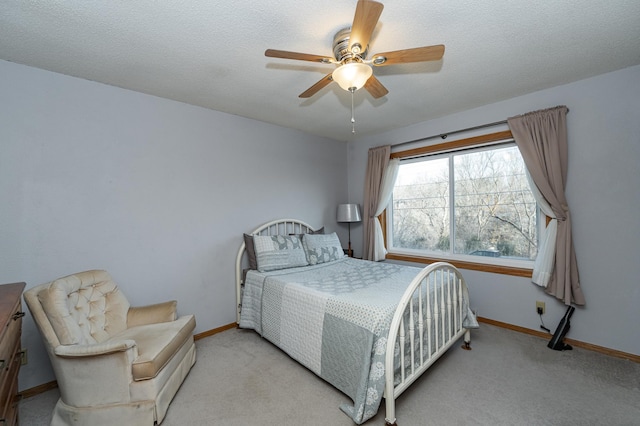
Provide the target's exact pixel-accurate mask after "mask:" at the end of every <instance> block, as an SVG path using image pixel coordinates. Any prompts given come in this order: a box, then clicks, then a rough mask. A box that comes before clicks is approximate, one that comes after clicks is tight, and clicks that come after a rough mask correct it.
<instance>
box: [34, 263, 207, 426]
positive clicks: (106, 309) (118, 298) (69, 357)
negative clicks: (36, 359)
mask: <svg viewBox="0 0 640 426" xmlns="http://www.w3.org/2000/svg"><path fill="white" fill-rule="evenodd" d="M24 299H25V301H26V303H27V306H28V308H29V311H30V312H31V314H32V315H33V318H34V320H35V322H36V325H37V326H38V329H39V330H40V333H41V334H42V337H43V339H44V343H45V346H46V348H47V352H48V353H49V358H50V359H51V364H52V365H53V370H54V373H55V376H56V379H57V381H58V388H59V389H60V399H59V400H58V402H57V404H56V406H55V409H54V412H53V419H52V421H51V424H52V425H71V424H73V425H92V426H97V425H149V426H152V425H153V424H154V423H157V424H159V423H160V422H162V420H163V419H164V416H165V413H166V411H167V409H168V407H169V403H170V402H171V400H172V399H173V397H174V395H175V394H176V392H177V391H178V388H179V387H180V385H181V384H182V382H183V380H184V379H185V377H186V376H187V374H188V373H189V370H190V369H191V366H192V365H193V364H194V363H195V360H196V350H195V345H194V342H193V330H194V328H195V325H196V323H195V318H194V316H193V315H186V316H182V317H180V318H177V313H176V307H177V304H176V302H175V301H172V302H166V303H160V304H156V305H150V306H145V307H131V306H130V305H129V302H128V301H127V299H126V298H125V296H124V295H123V294H122V292H120V290H119V289H118V287H117V286H116V284H115V283H114V282H113V280H112V279H111V277H110V276H109V274H108V273H107V272H106V271H99V270H94V271H86V272H81V273H78V274H74V275H69V276H67V277H64V278H60V279H57V280H55V281H53V282H50V283H47V284H42V285H40V286H37V287H34V288H32V289H29V290H28V291H26V292H25V293H24Z"/></svg>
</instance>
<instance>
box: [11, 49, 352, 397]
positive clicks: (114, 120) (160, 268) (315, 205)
mask: <svg viewBox="0 0 640 426" xmlns="http://www.w3.org/2000/svg"><path fill="white" fill-rule="evenodd" d="M221 84H224V83H223V82H222V83H221ZM0 93H1V94H2V95H1V98H0V149H1V151H0V200H1V203H2V205H1V207H0V283H9V282H17V281H25V282H26V283H27V288H30V287H33V286H35V285H38V284H41V283H43V282H47V281H50V280H52V279H55V278H58V277H61V276H64V275H67V274H71V273H74V272H78V271H83V270H87V269H93V268H99V269H106V270H107V271H109V272H110V273H111V274H112V275H113V277H114V279H115V280H116V282H118V283H119V284H120V286H121V288H122V289H123V291H124V292H125V294H126V295H127V296H128V298H129V299H130V301H131V302H132V304H134V305H142V304H148V303H155V302H160V301H164V300H169V299H177V300H178V309H179V313H181V314H185V313H194V314H195V315H196V320H197V328H196V332H202V331H206V330H210V329H213V328H216V327H219V326H222V325H225V324H229V323H232V322H234V321H235V288H234V265H235V255H236V252H237V249H238V247H239V246H240V244H241V242H242V238H241V236H242V233H243V232H248V231H251V230H252V229H253V228H254V227H256V226H258V225H259V224H261V223H263V222H266V221H269V220H272V219H276V218H279V217H295V218H300V219H303V220H305V221H307V222H309V223H310V224H311V225H313V226H317V227H320V226H323V225H325V226H326V227H327V230H328V231H332V230H337V231H338V232H339V233H340V236H341V238H342V239H343V240H344V241H345V244H346V228H344V229H343V227H342V226H340V225H337V224H336V223H335V208H336V205H337V204H338V203H343V202H346V201H347V187H346V185H345V182H346V180H347V174H346V170H347V167H346V161H347V159H346V144H345V143H344V142H336V141H333V140H328V139H323V138H318V137H314V136H309V135H305V134H303V133H300V132H297V131H294V130H290V129H286V128H282V127H277V126H273V125H269V124H265V123H262V122H258V121H254V120H249V119H245V118H241V117H238V116H233V115H229V114H224V113H219V112H215V111H210V110H206V109H203V108H198V107H193V106H189V105H186V104H182V103H179V102H174V101H169V100H166V99H160V98H156V97H153V96H148V95H144V94H140V93H136V92H132V91H127V90H123V89H119V88H115V87H111V86H107V85H103V84H98V83H94V82H90V81H86V80H81V79H77V78H72V77H68V76H64V75H60V74H55V73H51V72H47V71H43V70H39V69H35V68H30V67H26V66H21V65H17V64H13V63H10V62H5V61H0ZM267 107H268V105H265V108H267ZM25 309H26V307H25ZM22 341H23V347H26V348H27V349H28V350H29V363H28V364H27V365H26V366H24V367H23V368H22V371H21V374H20V389H28V388H31V387H34V386H37V385H40V384H43V383H46V382H48V381H51V380H54V376H53V373H52V371H51V369H50V365H49V361H48V359H47V357H46V353H45V352H44V350H43V347H42V343H41V340H40V335H39V334H38V332H37V330H36V329H35V325H34V323H33V320H32V319H31V317H30V316H29V315H28V316H27V317H26V318H25V321H24V327H23V339H22Z"/></svg>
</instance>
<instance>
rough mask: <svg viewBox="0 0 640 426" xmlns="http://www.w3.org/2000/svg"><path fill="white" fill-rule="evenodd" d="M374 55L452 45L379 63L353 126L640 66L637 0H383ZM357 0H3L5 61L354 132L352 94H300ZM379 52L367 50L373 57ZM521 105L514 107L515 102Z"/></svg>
mask: <svg viewBox="0 0 640 426" xmlns="http://www.w3.org/2000/svg"><path fill="white" fill-rule="evenodd" d="M384 4H385V8H384V11H383V12H382V15H381V17H380V20H379V22H378V25H377V27H376V29H375V31H374V34H373V37H372V39H371V42H370V44H369V45H370V52H371V53H376V52H384V51H390V50H398V49H406V48H411V47H419V46H426V45H433V44H444V45H446V51H445V54H444V58H443V59H442V60H441V61H437V62H431V63H429V62H426V63H416V64H406V65H394V66H388V67H380V68H375V70H374V74H375V75H376V76H377V77H378V79H379V80H380V82H381V83H382V84H384V85H385V86H386V87H387V89H389V94H387V95H386V96H384V97H382V98H380V99H374V98H373V97H372V96H371V95H370V94H369V93H367V92H366V91H364V90H360V91H358V92H356V94H355V108H356V110H355V114H356V129H357V133H356V135H355V137H358V136H362V135H366V134H372V133H378V132H383V131H386V130H390V129H393V128H397V127H403V126H407V125H409V124H413V123H417V122H421V121H425V120H429V119H432V118H436V117H441V116H444V115H448V114H451V113H454V112H457V111H462V110H466V109H469V108H473V107H477V106H480V105H484V104H487V103H491V102H496V101H499V100H503V99H508V98H511V97H514V96H519V95H523V94H526V93H530V92H533V91H537V90H540V89H544V88H548V87H553V86H557V85H561V84H565V83H568V82H571V81H575V80H579V79H583V78H587V77H590V76H594V75H598V74H602V73H605V72H609V71H613V70H617V69H621V68H625V67H628V66H632V65H636V64H640V1H638V0H566V1H557V0H541V1H537V2H531V1H524V0H513V1H509V2H506V1H503V0H486V1H472V0H457V1H452V0H403V1H385V2H384ZM355 7H356V0H326V1H315V2H309V1H300V0H271V1H233V2H232V1H210V0H207V1H204V0H188V1H161V2H159V1H156V0H137V1H96V0H92V1H88V0H68V1H60V0H57V1H26V0H3V1H2V2H0V59H4V60H8V61H12V62H17V63H21V64H26V65H30V66H34V67H37V68H42V69H45V70H50V71H55V72H59V73H62V74H67V75H71V76H75V77H80V78H84V79H88V80H94V81H98V82H102V83H106V84H110V85H113V86H118V87H123V88H127V89H131V90H136V91H139V92H143V93H148V94H152V95H156V96H160V97H164V98H169V99H174V100H177V101H182V102H186V103H189V104H193V105H199V106H202V107H206V108H210V109H213V110H218V111H224V112H228V113H231V114H236V115H240V116H244V117H249V118H253V119H257V120H261V121H265V122H269V123H274V124H278V125H281V126H286V127H290V128H294V129H300V130H302V131H305V132H308V133H312V134H316V135H321V136H325V137H328V138H332V139H338V140H345V141H346V140H351V139H353V138H354V136H353V135H352V134H351V123H350V117H351V111H350V109H351V95H350V94H349V93H348V92H345V91H343V90H342V89H340V88H339V86H338V85H337V84H335V83H332V84H330V85H329V86H327V87H325V88H324V89H322V90H321V91H320V92H318V93H317V94H316V95H314V96H313V97H312V98H310V99H306V100H305V99H300V98H298V95H299V94H300V93H302V92H303V91H304V90H306V89H307V88H308V87H309V86H311V85H312V84H314V83H315V82H317V81H318V80H320V79H321V78H322V77H323V76H324V75H325V74H328V73H329V72H331V71H332V69H333V67H334V65H322V64H315V63H312V62H303V61H294V60H285V59H274V58H267V57H265V56H264V51H265V49H267V48H272V49H281V50H289V51H295V52H303V53H311V54H316V55H323V56H325V55H326V56H332V50H331V49H332V39H333V35H334V34H335V33H336V32H337V31H338V30H339V29H341V28H344V27H348V26H350V25H351V22H352V20H353V14H354V12H355ZM370 56H371V55H370ZM519 112H520V111H514V113H519Z"/></svg>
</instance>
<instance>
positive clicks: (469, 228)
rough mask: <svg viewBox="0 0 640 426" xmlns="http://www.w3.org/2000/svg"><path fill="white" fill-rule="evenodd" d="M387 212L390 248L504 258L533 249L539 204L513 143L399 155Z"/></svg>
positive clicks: (527, 255) (524, 256)
mask: <svg viewBox="0 0 640 426" xmlns="http://www.w3.org/2000/svg"><path fill="white" fill-rule="evenodd" d="M387 212H388V213H389V222H388V226H389V228H390V230H391V232H389V233H388V235H387V237H388V243H389V249H390V250H391V251H393V250H394V249H399V250H400V251H401V250H402V249H407V250H411V251H413V250H419V251H422V252H424V254H425V255H427V256H434V255H435V256H438V255H441V256H445V257H446V256H454V257H458V256H483V257H484V258H485V259H486V258H487V257H492V258H501V259H505V260H508V259H514V260H534V259H535V257H536V255H537V241H538V235H537V226H538V223H537V218H536V213H537V205H536V202H535V199H534V198H533V194H532V193H531V190H530V189H529V183H528V181H527V178H526V173H525V166H524V162H523V161H522V157H521V155H520V151H519V150H518V148H517V147H516V146H515V145H514V144H508V145H504V144H503V145H500V146H492V147H485V148H475V149H469V150H465V151H457V152H449V153H443V154H437V155H433V156H428V157H423V158H417V159H411V160H403V161H402V162H401V163H400V168H399V171H398V178H397V180H396V184H395V187H394V191H393V201H392V204H391V208H390V209H388V210H387ZM451 221H453V223H451ZM476 259H478V260H480V258H479V257H477V258H476ZM496 260H497V259H496ZM499 262H500V261H499V260H498V263H499Z"/></svg>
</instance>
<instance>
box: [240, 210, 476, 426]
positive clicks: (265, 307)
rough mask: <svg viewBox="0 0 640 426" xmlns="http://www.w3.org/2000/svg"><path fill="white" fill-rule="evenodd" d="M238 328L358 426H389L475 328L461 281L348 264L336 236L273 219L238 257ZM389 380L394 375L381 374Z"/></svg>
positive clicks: (447, 270)
mask: <svg viewBox="0 0 640 426" xmlns="http://www.w3.org/2000/svg"><path fill="white" fill-rule="evenodd" d="M236 298H237V309H238V310H237V322H238V325H239V327H240V328H247V329H253V330H255V331H257V332H258V333H259V334H260V335H261V336H263V337H264V338H266V339H267V340H269V341H270V342H272V343H273V344H275V345H276V346H278V347H279V348H281V349H282V350H283V351H285V352H286V353H287V354H289V356H291V357H292V358H293V359H295V360H296V361H298V362H299V363H300V364H302V365H304V366H305V367H307V368H308V369H310V370H311V371H313V372H314V373H315V374H317V375H318V376H319V377H321V378H323V379H324V380H326V381H327V382H329V383H330V384H331V385H333V386H334V387H336V388H337V389H339V390H340V391H342V392H343V393H344V394H345V395H347V396H348V397H349V398H350V399H351V401H352V404H349V403H345V404H343V405H342V406H341V407H340V409H341V410H342V411H344V412H345V413H346V414H347V415H348V416H350V417H351V418H352V419H353V421H354V422H355V423H356V424H362V423H364V422H366V421H367V420H368V419H370V418H371V417H373V416H375V415H376V413H377V411H378V408H379V406H380V404H381V400H382V399H383V398H384V400H385V409H386V413H385V421H386V424H387V425H396V415H395V399H396V398H397V397H398V396H399V395H400V394H402V392H404V391H405V390H406V389H407V388H408V387H409V386H410V385H411V384H412V383H413V382H414V381H415V380H416V379H417V378H418V377H420V375H421V374H422V373H424V372H425V371H426V370H427V369H428V368H429V367H430V366H431V365H432V364H433V363H434V362H435V361H436V360H437V359H438V358H439V357H440V356H441V355H442V354H443V353H445V352H446V351H447V350H448V349H449V348H450V347H451V346H452V345H453V344H455V342H456V341H458V340H459V339H460V338H461V337H464V344H463V348H466V349H470V346H469V343H470V333H469V330H470V329H471V328H476V327H477V326H478V323H477V321H476V318H475V316H474V314H473V313H472V311H471V309H470V307H469V297H468V290H467V286H466V283H465V281H464V278H463V277H462V275H461V273H460V272H459V271H458V270H457V269H456V268H455V267H454V266H453V265H450V264H448V263H444V262H439V263H434V264H431V265H429V266H427V267H425V268H422V269H421V268H416V267H410V266H403V265H397V264H393V263H388V262H371V261H366V260H360V259H353V258H349V257H346V256H345V255H344V252H343V250H342V246H341V244H340V241H339V239H338V237H337V235H336V234H335V233H331V234H324V232H323V230H320V232H319V231H314V230H313V228H312V227H311V226H310V225H308V224H307V223H305V222H302V221H300V220H296V219H279V220H275V221H271V222H268V223H265V224H263V225H261V226H259V227H258V228H256V229H255V230H253V232H251V233H249V234H244V241H243V243H242V244H241V246H240V249H239V250H238V254H237V257H236ZM389 371H393V374H387V373H386V372H389Z"/></svg>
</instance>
